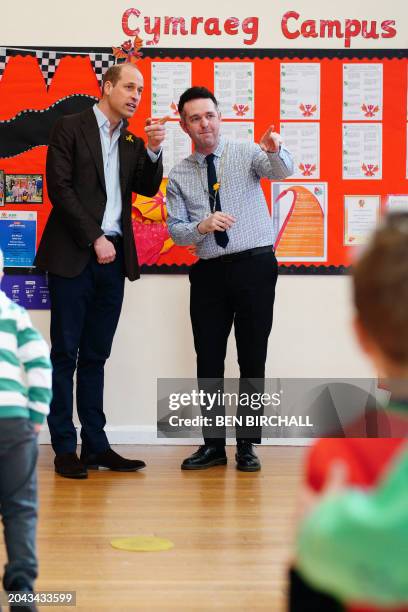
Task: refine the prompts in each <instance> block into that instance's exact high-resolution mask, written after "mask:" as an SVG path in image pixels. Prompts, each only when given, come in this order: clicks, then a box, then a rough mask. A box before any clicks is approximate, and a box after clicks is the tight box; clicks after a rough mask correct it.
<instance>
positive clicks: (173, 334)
mask: <svg viewBox="0 0 408 612" xmlns="http://www.w3.org/2000/svg"><path fill="white" fill-rule="evenodd" d="M188 285H189V283H188V278H187V277H184V276H164V275H163V276H156V275H152V276H149V275H148V276H143V277H142V279H141V280H139V281H137V282H135V283H127V287H126V296H125V301H124V305H123V312H122V317H121V320H120V323H119V327H118V330H117V333H116V337H115V341H114V345H113V350H112V355H111V358H110V359H109V361H108V364H107V367H106V387H105V412H106V415H107V420H108V425H109V428H108V429H109V430H110V434H109V435H110V439H111V441H112V442H113V441H115V442H116V443H118V442H119V441H121V442H142V441H144V442H154V437H155V436H154V430H155V422H156V421H155V419H156V379H157V377H162V378H189V377H192V378H193V377H194V375H195V354H194V348H193V340H192V335H191V329H190V320H189V315H188V300H189V289H188ZM349 286H350V284H349V278H348V277H323V276H320V277H310V276H297V277H288V276H281V277H280V278H279V280H278V286H277V296H276V304H275V322H274V325H273V330H272V334H271V338H270V342H269V355H268V360H267V367H266V372H267V376H268V377H289V378H295V377H299V378H301V377H306V378H307V377H319V378H323V377H333V378H335V377H350V378H358V377H361V378H363V377H365V376H372V375H373V372H372V371H371V369H370V367H369V364H368V363H367V362H366V361H365V359H364V358H363V357H362V355H361V354H360V352H359V350H358V348H357V347H356V344H355V342H354V339H353V337H352V334H351V333H350V322H351V319H352V311H351V308H350V300H349ZM31 314H32V319H33V322H34V323H35V324H36V325H37V326H38V327H39V329H40V330H41V331H42V332H43V333H44V334H45V335H46V337H48V330H49V313H48V312H39V311H32V313H31ZM235 357H236V353H235V345H234V341H233V335H232V334H231V338H230V343H229V347H228V354H227V361H226V375H227V376H231V377H233V376H237V375H238V370H237V365H236V358H235ZM42 439H43V441H46V440H47V437H43V438H42Z"/></svg>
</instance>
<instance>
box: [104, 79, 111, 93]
mask: <svg viewBox="0 0 408 612" xmlns="http://www.w3.org/2000/svg"><path fill="white" fill-rule="evenodd" d="M112 89H113V85H112V83H111V82H110V81H106V83H105V85H104V86H103V95H104V96H109V95H110V93H111V91H112Z"/></svg>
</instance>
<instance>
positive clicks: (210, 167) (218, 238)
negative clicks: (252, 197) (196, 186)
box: [205, 153, 229, 249]
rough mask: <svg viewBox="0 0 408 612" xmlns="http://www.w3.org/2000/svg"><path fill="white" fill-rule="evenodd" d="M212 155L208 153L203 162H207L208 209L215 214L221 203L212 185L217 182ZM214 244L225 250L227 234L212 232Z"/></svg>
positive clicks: (217, 192) (227, 240)
mask: <svg viewBox="0 0 408 612" xmlns="http://www.w3.org/2000/svg"><path fill="white" fill-rule="evenodd" d="M214 157H215V155H214V153H210V154H209V155H207V156H206V158H205V160H206V162H207V178H208V193H209V194H210V209H211V212H215V211H216V210H221V202H220V193H219V190H218V189H217V190H215V189H214V185H215V184H216V182H217V173H216V171H215V165H214ZM214 238H215V242H216V243H217V244H218V246H220V247H222V248H223V249H225V247H226V246H227V244H228V242H229V238H228V234H227V232H220V231H219V230H216V231H215V232H214Z"/></svg>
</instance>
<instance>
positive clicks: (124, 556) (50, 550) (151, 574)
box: [0, 446, 305, 612]
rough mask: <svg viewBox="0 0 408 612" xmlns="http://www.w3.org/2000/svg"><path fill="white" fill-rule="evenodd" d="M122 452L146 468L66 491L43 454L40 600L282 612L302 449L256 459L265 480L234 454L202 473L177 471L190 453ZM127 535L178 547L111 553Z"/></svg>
mask: <svg viewBox="0 0 408 612" xmlns="http://www.w3.org/2000/svg"><path fill="white" fill-rule="evenodd" d="M116 450H118V451H120V452H121V453H122V454H124V455H126V456H128V457H133V458H141V459H144V460H145V461H146V462H147V468H146V469H145V470H143V471H142V472H138V473H133V474H118V473H113V472H109V471H99V472H90V476H89V478H88V480H83V481H74V480H67V479H64V478H60V477H58V476H56V475H55V474H54V471H53V467H52V452H51V449H50V447H49V446H42V447H41V451H40V460H39V489H40V520H39V529H38V548H39V557H40V577H39V580H38V582H37V589H38V590H75V591H76V597H77V607H76V608H63V607H60V608H58V609H61V610H67V611H68V610H70V609H71V610H77V609H79V610H90V611H91V610H92V611H93V612H97V611H98V610H102V609H103V610H113V611H115V612H116V611H117V610H146V611H148V610H160V611H163V612H166V611H167V610H189V611H193V610H245V611H246V612H251V611H252V610H269V611H270V612H281V611H283V610H285V605H284V601H285V569H286V562H287V559H288V556H289V555H290V550H291V538H292V524H293V523H292V519H293V515H294V511H295V505H296V499H297V497H296V493H297V484H298V480H299V477H300V472H301V463H302V457H303V455H304V452H305V449H304V448H294V447H289V448H288V447H286V448H285V447H262V448H261V449H258V450H259V454H260V456H261V458H262V464H263V465H262V467H263V469H262V471H261V472H258V473H255V474H244V473H241V472H237V471H236V469H235V463H234V460H233V453H234V448H233V447H230V448H229V449H228V454H229V465H228V466H226V467H224V466H219V467H216V468H212V469H210V470H206V471H202V472H186V471H181V470H180V469H179V464H180V462H181V460H182V459H183V458H184V457H185V456H187V455H188V454H189V452H190V448H189V447H185V446H184V447H174V446H137V447H136V446H132V447H130V446H129V447H124V446H121V447H117V448H116ZM132 535H157V536H162V537H165V538H169V539H170V540H172V541H173V542H174V545H175V546H174V548H173V549H172V550H170V551H166V552H156V553H135V552H133V553H131V552H123V551H119V550H115V549H113V548H112V547H111V546H110V540H111V539H112V538H114V537H126V536H132ZM0 561H1V562H3V561H4V548H3V547H2V546H1V547H0ZM41 609H42V608H41ZM44 609H46V608H44ZM49 609H50V610H51V609H52V610H55V609H57V608H55V607H52V608H49Z"/></svg>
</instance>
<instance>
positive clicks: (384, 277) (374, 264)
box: [353, 213, 408, 365]
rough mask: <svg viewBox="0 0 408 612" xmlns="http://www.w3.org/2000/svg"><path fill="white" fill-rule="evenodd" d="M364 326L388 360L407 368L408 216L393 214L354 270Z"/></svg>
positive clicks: (360, 315) (360, 313)
mask: <svg viewBox="0 0 408 612" xmlns="http://www.w3.org/2000/svg"><path fill="white" fill-rule="evenodd" d="M353 276H354V303H355V306H356V309H357V313H358V317H359V319H360V322H361V324H362V325H363V327H364V328H365V330H366V331H367V332H368V334H369V335H370V336H371V337H372V339H373V340H374V342H376V344H377V346H378V347H379V348H380V350H381V351H382V352H383V353H384V355H385V356H386V357H388V358H389V359H391V360H392V361H393V362H394V363H396V364H399V365H405V364H408V213H391V214H389V215H387V217H386V219H385V222H384V224H383V226H382V227H380V228H379V229H378V230H377V231H376V232H375V234H374V236H373V238H372V241H371V243H370V245H369V246H368V248H367V249H366V250H365V251H364V253H363V254H362V256H361V258H360V260H359V261H358V263H357V264H356V266H355V269H354V273H353Z"/></svg>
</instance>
